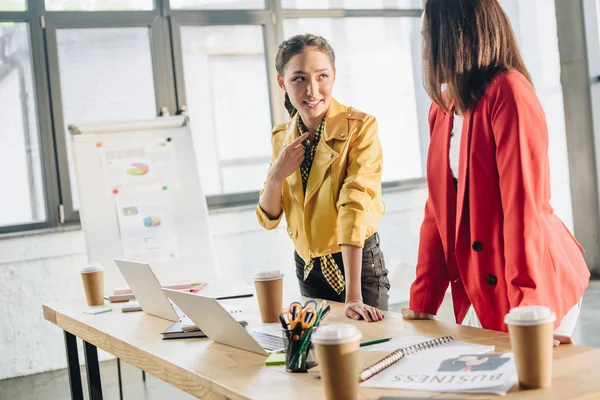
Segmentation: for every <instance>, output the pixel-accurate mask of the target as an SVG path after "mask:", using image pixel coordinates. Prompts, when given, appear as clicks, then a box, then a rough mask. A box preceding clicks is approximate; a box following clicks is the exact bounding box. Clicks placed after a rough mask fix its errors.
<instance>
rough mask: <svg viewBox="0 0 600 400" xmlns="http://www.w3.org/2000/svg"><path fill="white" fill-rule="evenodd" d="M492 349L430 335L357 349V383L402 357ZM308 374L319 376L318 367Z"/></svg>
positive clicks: (480, 351)
mask: <svg viewBox="0 0 600 400" xmlns="http://www.w3.org/2000/svg"><path fill="white" fill-rule="evenodd" d="M494 350H495V347H494V346H484V345H480V344H474V343H468V342H463V341H461V340H456V339H454V338H452V337H451V336H444V337H442V338H434V337H430V336H401V337H397V338H394V339H392V340H390V341H388V342H385V343H380V344H376V345H372V346H366V347H361V348H360V350H359V361H358V363H359V368H360V369H359V370H360V376H359V381H360V382H363V381H365V380H367V379H369V378H370V377H372V376H373V375H376V374H377V373H379V372H381V371H383V370H385V369H386V368H389V367H390V366H392V365H394V364H396V363H397V362H398V361H400V360H401V359H403V358H404V357H408V356H410V357H413V355H414V354H416V353H423V354H427V355H431V356H433V357H439V358H443V357H453V356H458V355H460V354H483V353H490V352H492V351H494ZM309 373H310V374H311V375H317V376H319V375H320V370H319V366H316V367H314V368H312V369H310V370H309Z"/></svg>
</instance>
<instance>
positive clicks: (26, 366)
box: [0, 189, 426, 379]
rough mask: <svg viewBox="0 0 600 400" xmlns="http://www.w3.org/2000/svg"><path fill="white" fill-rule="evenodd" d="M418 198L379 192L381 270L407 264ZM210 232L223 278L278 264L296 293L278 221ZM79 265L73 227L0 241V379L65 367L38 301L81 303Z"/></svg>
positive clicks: (242, 217)
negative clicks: (272, 225)
mask: <svg viewBox="0 0 600 400" xmlns="http://www.w3.org/2000/svg"><path fill="white" fill-rule="evenodd" d="M425 197H426V189H416V190H410V191H404V192H397V193H393V194H388V195H385V196H384V199H385V201H386V204H387V211H386V215H385V216H384V218H383V221H382V223H381V225H380V234H381V241H382V244H381V245H382V249H383V251H384V254H385V257H386V262H387V264H388V268H390V269H391V268H392V266H393V265H394V264H396V263H398V262H400V261H402V262H405V263H407V264H409V265H414V264H415V262H416V251H417V243H418V232H419V227H420V223H421V219H422V216H423V204H424V201H425ZM211 229H212V232H213V236H214V239H215V240H214V243H215V246H216V256H217V257H218V262H219V265H220V270H221V275H222V277H223V278H224V279H231V280H236V281H242V282H246V283H251V277H252V275H253V273H254V271H258V270H260V269H264V268H278V269H281V270H283V271H284V273H285V276H286V278H285V285H286V291H297V282H296V278H295V273H294V261H293V246H292V243H291V241H290V240H289V238H288V237H287V235H286V232H285V224H284V223H282V224H281V226H280V227H279V228H278V229H276V230H274V231H266V230H264V229H262V228H261V227H260V226H259V225H258V223H257V222H256V217H255V214H254V209H253V208H250V209H244V210H236V211H227V212H219V213H215V214H213V215H211ZM85 262H86V254H85V241H84V237H83V234H82V232H81V231H72V232H63V233H53V234H46V235H39V236H29V237H22V238H15V239H4V240H0V282H1V283H0V304H2V307H0V360H1V362H0V379H4V378H10V377H14V376H20V375H28V374H33V373H38V372H43V371H49V370H54V369H59V368H65V367H66V359H65V350H64V343H63V336H62V331H61V330H60V329H59V328H57V327H56V326H54V325H53V324H51V323H50V322H47V321H45V320H44V319H43V315H42V304H43V303H46V302H55V301H59V300H66V299H80V300H79V301H81V302H82V303H83V302H84V300H83V298H84V297H83V296H84V295H83V288H82V285H81V280H80V277H79V273H78V270H79V268H80V267H81V265H82V264H84V263H85ZM409 275H410V273H409ZM404 283H405V287H408V285H409V284H410V282H408V281H407V280H405V282H404ZM112 286H113V285H112V284H111V283H110V282H106V287H112ZM396 287H398V285H396ZM394 299H395V300H396V301H401V300H405V299H406V293H405V292H404V293H398V292H395V293H392V300H394ZM156 334H157V335H159V332H157V333H156ZM82 354H83V352H82V351H81V350H80V356H81V355H82ZM100 357H101V359H103V358H104V359H105V358H107V355H106V354H102V353H101V354H100Z"/></svg>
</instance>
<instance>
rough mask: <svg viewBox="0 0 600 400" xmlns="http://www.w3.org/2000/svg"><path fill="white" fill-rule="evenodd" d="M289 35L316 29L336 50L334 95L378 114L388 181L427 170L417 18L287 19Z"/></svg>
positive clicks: (361, 108) (419, 32) (384, 175)
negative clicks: (419, 104)
mask: <svg viewBox="0 0 600 400" xmlns="http://www.w3.org/2000/svg"><path fill="white" fill-rule="evenodd" d="M283 26H284V35H285V37H286V38H287V37H290V36H293V35H295V34H299V33H306V32H310V33H314V34H317V35H320V36H323V37H325V38H326V39H328V40H329V41H330V43H331V45H332V47H333V49H334V51H335V53H336V69H337V77H336V83H335V86H334V90H333V95H334V96H335V97H336V99H337V100H338V101H340V102H342V103H343V104H346V105H349V106H353V107H355V108H357V109H359V110H361V111H364V112H366V113H369V114H372V115H374V116H375V117H376V118H377V122H378V125H379V139H380V141H381V145H382V147H383V162H384V167H383V181H384V182H386V181H387V182H389V181H396V180H402V179H410V178H419V177H422V176H423V169H422V164H421V161H422V160H421V151H420V139H419V123H420V122H421V123H425V124H426V123H427V121H426V120H425V121H419V116H418V113H417V102H416V101H415V96H416V92H417V91H422V82H421V78H420V69H421V44H420V43H421V30H420V20H419V19H417V18H334V19H329V18H318V19H316V18H315V19H287V20H285V21H284V25H283Z"/></svg>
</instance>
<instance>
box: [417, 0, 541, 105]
mask: <svg viewBox="0 0 600 400" xmlns="http://www.w3.org/2000/svg"><path fill="white" fill-rule="evenodd" d="M422 29H423V84H424V86H425V90H426V91H427V94H428V95H429V97H430V98H431V99H432V101H433V102H435V103H437V104H438V105H439V106H440V107H441V108H442V110H444V111H445V112H447V111H448V106H449V104H450V102H451V101H454V105H455V107H456V110H457V112H458V113H459V114H464V113H465V112H466V111H467V110H469V109H470V108H471V107H473V106H474V105H475V104H477V102H478V101H479V99H480V98H481V96H482V95H483V93H484V91H485V89H486V88H487V86H488V85H489V83H490V82H491V81H492V80H493V79H494V77H495V76H496V75H497V74H498V73H500V72H505V71H508V70H516V71H518V72H520V73H521V74H523V75H524V76H525V77H526V78H527V79H528V80H529V82H531V76H530V75H529V72H528V71H527V68H526V67H525V63H524V62H523V58H522V57H521V53H520V51H519V46H518V44H517V40H516V39H515V35H514V32H513V30H512V26H511V24H510V21H509V19H508V16H507V15H506V13H505V12H504V10H503V9H502V7H501V6H500V4H499V3H498V0H452V1H448V0H427V3H426V4H425V15H424V23H423V27H422ZM444 83H445V84H446V88H447V89H446V93H445V94H442V84H444Z"/></svg>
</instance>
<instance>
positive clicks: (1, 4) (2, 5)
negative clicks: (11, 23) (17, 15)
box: [0, 0, 27, 25]
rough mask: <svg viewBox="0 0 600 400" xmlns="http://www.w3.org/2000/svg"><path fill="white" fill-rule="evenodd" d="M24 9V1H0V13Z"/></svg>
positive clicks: (25, 6)
mask: <svg viewBox="0 0 600 400" xmlns="http://www.w3.org/2000/svg"><path fill="white" fill-rule="evenodd" d="M26 9H27V4H26V3H25V0H0V11H25V10H26ZM1 24H2V23H0V25H1Z"/></svg>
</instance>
